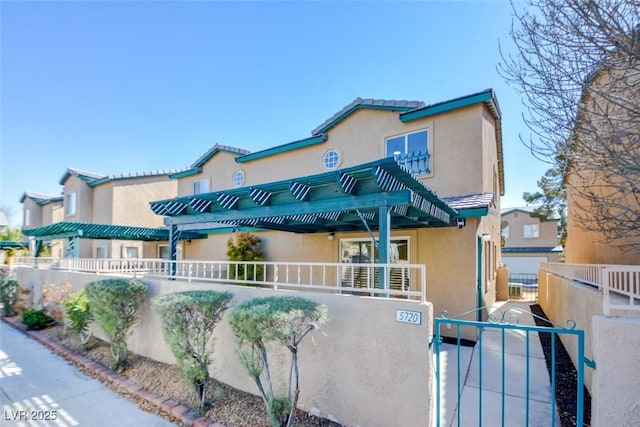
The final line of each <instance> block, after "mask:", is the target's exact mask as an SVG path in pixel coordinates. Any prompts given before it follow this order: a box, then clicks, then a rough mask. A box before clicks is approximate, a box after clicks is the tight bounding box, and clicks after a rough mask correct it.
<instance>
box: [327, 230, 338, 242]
mask: <svg viewBox="0 0 640 427" xmlns="http://www.w3.org/2000/svg"><path fill="white" fill-rule="evenodd" d="M335 238H336V235H335V234H334V232H333V231H332V232H331V233H329V235H328V236H327V239H329V240H333V239H335Z"/></svg>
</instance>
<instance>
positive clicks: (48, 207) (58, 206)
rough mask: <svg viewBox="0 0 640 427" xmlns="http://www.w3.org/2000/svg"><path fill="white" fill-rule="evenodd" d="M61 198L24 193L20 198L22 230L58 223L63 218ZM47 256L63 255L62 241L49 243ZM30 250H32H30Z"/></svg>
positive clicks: (62, 198) (29, 192)
mask: <svg viewBox="0 0 640 427" xmlns="http://www.w3.org/2000/svg"><path fill="white" fill-rule="evenodd" d="M63 200H64V197H63V196H52V195H48V194H42V193H35V192H32V191H26V192H25V193H24V194H23V195H22V197H20V203H22V215H23V216H22V227H23V228H24V229H28V228H36V227H42V226H45V225H50V224H54V223H56V222H60V221H62V220H63V218H64V214H63V212H64V208H63ZM47 243H48V249H47V251H48V252H49V255H51V256H54V257H61V256H62V254H63V251H64V249H63V246H62V243H63V242H62V241H49V242H47ZM31 249H32V250H33V249H34V248H31Z"/></svg>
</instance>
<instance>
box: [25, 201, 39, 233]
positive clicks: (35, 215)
mask: <svg viewBox="0 0 640 427" xmlns="http://www.w3.org/2000/svg"><path fill="white" fill-rule="evenodd" d="M26 211H29V224H27V223H26V222H25V219H26V214H25V213H24V212H26ZM22 212H23V216H22V218H23V219H22V220H23V227H24V228H34V227H40V226H41V225H42V206H39V205H38V204H37V203H36V202H34V201H33V200H31V199H30V198H28V197H27V198H25V199H24V202H22Z"/></svg>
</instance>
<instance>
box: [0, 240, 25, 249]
mask: <svg viewBox="0 0 640 427" xmlns="http://www.w3.org/2000/svg"><path fill="white" fill-rule="evenodd" d="M2 249H29V242H12V241H7V240H0V250H2Z"/></svg>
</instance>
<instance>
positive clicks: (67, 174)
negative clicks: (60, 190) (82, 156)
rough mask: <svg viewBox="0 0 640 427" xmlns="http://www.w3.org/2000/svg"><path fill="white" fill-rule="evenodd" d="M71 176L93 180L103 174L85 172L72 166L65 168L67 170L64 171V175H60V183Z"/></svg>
mask: <svg viewBox="0 0 640 427" xmlns="http://www.w3.org/2000/svg"><path fill="white" fill-rule="evenodd" d="M71 176H75V177H77V178H80V179H81V180H83V181H93V180H96V179H100V178H103V177H104V176H103V175H98V174H96V173H93V172H86V171H81V170H79V169H74V168H67V171H66V172H65V173H64V175H62V178H60V182H59V184H60V185H64V183H65V182H67V180H68V179H69V178H70V177H71Z"/></svg>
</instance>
